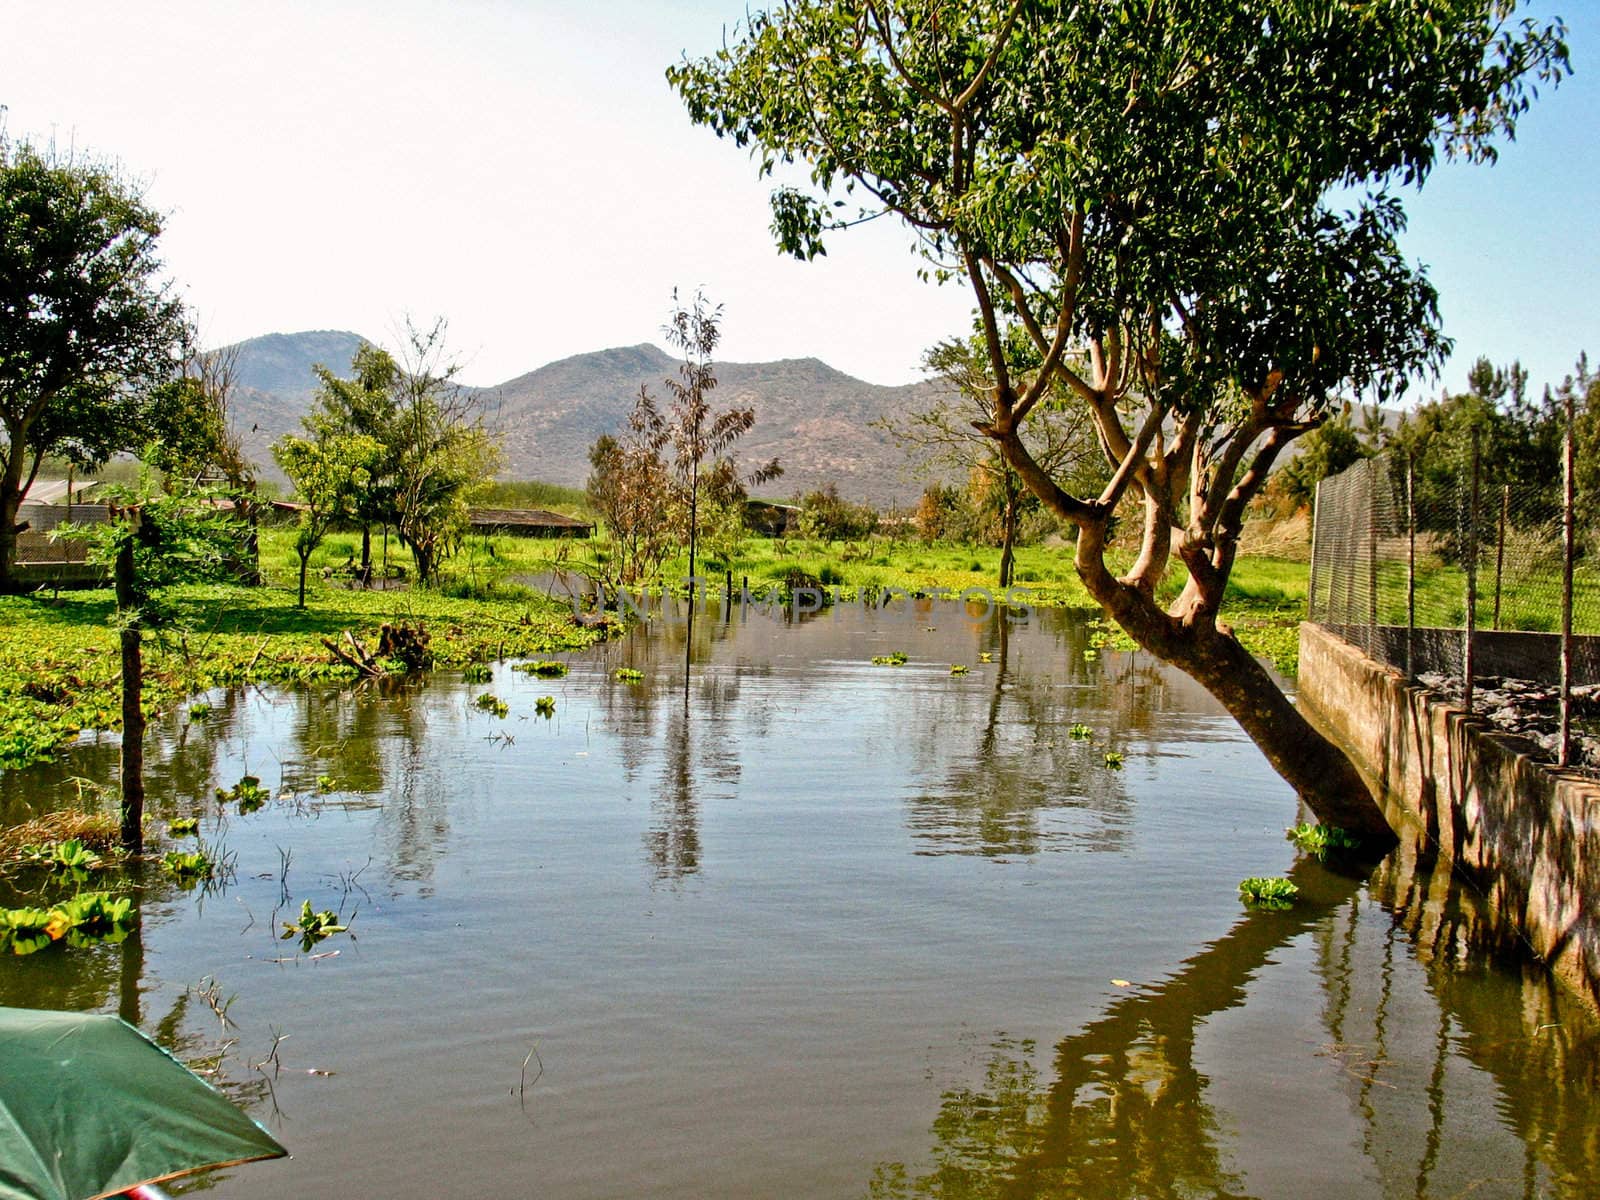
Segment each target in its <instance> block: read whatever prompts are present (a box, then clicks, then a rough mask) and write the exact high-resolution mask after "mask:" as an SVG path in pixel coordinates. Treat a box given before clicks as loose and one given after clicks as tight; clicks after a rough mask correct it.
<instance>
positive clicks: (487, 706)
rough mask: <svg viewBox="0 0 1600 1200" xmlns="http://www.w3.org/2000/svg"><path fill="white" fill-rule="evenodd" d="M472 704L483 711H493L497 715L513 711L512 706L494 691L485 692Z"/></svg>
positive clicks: (504, 714)
mask: <svg viewBox="0 0 1600 1200" xmlns="http://www.w3.org/2000/svg"><path fill="white" fill-rule="evenodd" d="M472 706H473V707H474V708H476V709H479V710H481V711H482V712H486V713H493V714H494V715H495V716H497V717H504V716H506V715H507V714H508V713H509V712H510V711H511V706H510V705H509V704H507V703H506V702H505V701H504V700H502V699H500V697H499V696H496V695H495V694H494V693H493V692H485V693H483V695H481V696H479V697H478V698H477V699H476V700H474V701H473V702H472Z"/></svg>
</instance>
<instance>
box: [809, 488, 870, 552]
mask: <svg viewBox="0 0 1600 1200" xmlns="http://www.w3.org/2000/svg"><path fill="white" fill-rule="evenodd" d="M877 527H878V513H877V510H876V509H874V508H872V507H871V506H870V505H867V504H852V503H851V502H850V501H848V500H846V499H845V498H844V497H843V496H841V495H839V487H838V485H837V484H834V483H828V484H824V485H823V486H822V487H820V488H818V489H817V490H816V491H814V492H807V493H806V494H805V495H804V496H802V497H801V498H800V533H801V535H802V536H803V537H808V538H816V539H817V540H819V541H825V542H848V541H855V540H856V539H858V538H864V537H869V536H870V535H871V534H872V532H873V530H875V529H877Z"/></svg>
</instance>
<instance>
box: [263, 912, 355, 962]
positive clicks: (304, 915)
mask: <svg viewBox="0 0 1600 1200" xmlns="http://www.w3.org/2000/svg"><path fill="white" fill-rule="evenodd" d="M338 922H339V918H338V916H337V915H336V914H335V913H333V912H331V911H330V910H328V909H323V910H322V911H321V912H312V911H311V901H309V900H304V901H301V904H300V919H299V920H298V921H294V922H290V921H285V922H283V932H282V933H281V934H279V935H278V936H279V939H280V940H282V941H289V940H290V939H291V938H296V937H298V938H299V939H300V949H302V950H307V951H309V950H310V949H311V948H312V947H313V946H315V945H316V944H317V943H318V942H320V941H323V940H324V939H326V938H330V937H332V936H333V935H334V934H336V933H343V932H345V930H347V929H348V928H349V926H348V925H340V924H339V923H338Z"/></svg>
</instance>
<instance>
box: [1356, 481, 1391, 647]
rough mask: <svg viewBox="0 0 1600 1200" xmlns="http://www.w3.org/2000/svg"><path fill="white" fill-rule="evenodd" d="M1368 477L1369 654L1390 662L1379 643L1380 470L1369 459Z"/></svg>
mask: <svg viewBox="0 0 1600 1200" xmlns="http://www.w3.org/2000/svg"><path fill="white" fill-rule="evenodd" d="M1362 470H1363V471H1364V472H1365V473H1366V476H1367V654H1368V655H1370V656H1371V657H1373V658H1381V659H1383V661H1385V662H1387V661H1389V654H1388V648H1387V647H1384V648H1383V650H1382V651H1381V652H1380V650H1379V642H1378V470H1377V464H1376V463H1374V462H1373V461H1372V460H1371V459H1368V460H1367V461H1366V462H1365V463H1363V464H1362Z"/></svg>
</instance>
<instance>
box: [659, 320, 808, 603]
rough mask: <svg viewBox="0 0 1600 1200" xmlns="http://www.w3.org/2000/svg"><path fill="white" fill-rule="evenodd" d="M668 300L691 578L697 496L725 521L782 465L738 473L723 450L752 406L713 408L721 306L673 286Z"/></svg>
mask: <svg viewBox="0 0 1600 1200" xmlns="http://www.w3.org/2000/svg"><path fill="white" fill-rule="evenodd" d="M672 300H673V304H674V305H675V307H674V309H673V313H672V319H671V321H670V322H669V323H668V324H667V328H666V334H667V341H668V342H669V343H670V344H671V345H672V346H674V347H676V348H677V349H678V350H679V351H680V352H681V353H682V354H683V365H682V366H681V367H679V368H678V377H677V378H676V379H671V378H669V379H668V380H667V390H668V392H669V393H670V394H671V396H672V403H671V406H670V407H669V409H668V413H667V428H668V430H669V431H670V438H671V444H672V452H673V455H672V466H673V474H674V475H675V476H676V478H677V484H678V490H679V492H680V494H681V496H682V499H683V504H682V505H681V507H680V512H681V513H682V515H683V519H684V535H685V536H684V540H685V541H686V542H687V543H688V547H689V575H690V577H691V578H693V576H694V574H695V554H696V551H697V549H698V540H699V536H700V530H701V527H702V513H701V500H702V496H703V495H704V496H706V497H709V499H710V501H711V505H712V507H713V509H714V510H716V511H719V512H720V513H721V514H722V521H721V524H722V525H723V526H724V527H726V525H727V519H726V518H727V515H728V513H729V512H730V511H732V510H734V509H735V508H736V507H737V508H738V509H739V510H740V511H741V514H742V509H743V506H744V501H745V489H746V487H749V486H753V485H756V484H761V483H768V482H770V481H771V480H774V479H776V478H778V477H779V476H780V475H782V474H783V467H782V466H780V465H779V463H778V460H777V459H776V458H774V459H772V460H771V461H770V462H768V463H766V464H765V465H764V466H761V467H757V468H756V469H755V470H754V471H751V472H749V473H748V474H741V473H740V471H739V468H738V467H737V466H736V465H735V463H734V461H733V459H732V458H731V457H730V456H729V454H728V451H729V450H730V449H731V448H732V446H733V444H734V443H735V442H736V441H738V440H739V438H741V437H743V436H744V435H745V434H746V433H748V432H749V430H750V427H751V426H752V425H754V424H755V422H756V410H755V409H754V408H753V407H749V406H746V407H743V408H728V409H724V410H723V411H722V412H717V411H716V410H715V409H713V408H712V407H711V402H710V399H709V397H710V394H711V391H712V389H714V388H715V387H716V386H717V374H716V369H715V367H714V366H713V364H712V361H711V356H712V354H713V353H714V352H715V351H716V348H717V342H718V341H720V340H721V337H722V328H721V325H722V306H721V305H720V304H719V305H716V306H715V307H713V306H711V305H710V304H709V303H708V302H707V301H706V298H705V296H704V295H702V294H701V293H699V292H696V293H695V296H694V299H693V301H691V302H690V303H689V304H688V305H687V306H685V305H681V304H678V294H677V292H673V294H672Z"/></svg>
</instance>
